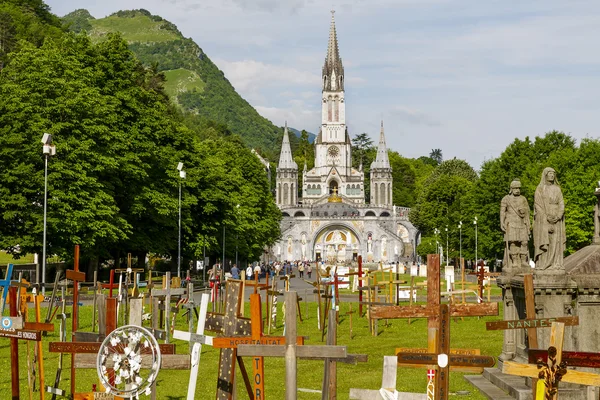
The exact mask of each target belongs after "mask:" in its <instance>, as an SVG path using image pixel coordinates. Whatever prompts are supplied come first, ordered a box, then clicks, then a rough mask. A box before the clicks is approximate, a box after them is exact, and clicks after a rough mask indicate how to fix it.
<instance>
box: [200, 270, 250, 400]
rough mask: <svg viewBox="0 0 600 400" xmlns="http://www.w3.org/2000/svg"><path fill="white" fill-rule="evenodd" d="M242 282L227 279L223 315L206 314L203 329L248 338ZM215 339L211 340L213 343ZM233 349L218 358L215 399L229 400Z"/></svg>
mask: <svg viewBox="0 0 600 400" xmlns="http://www.w3.org/2000/svg"><path fill="white" fill-rule="evenodd" d="M242 296H243V293H242V281H240V280H236V279H228V280H227V284H226V286H225V304H224V305H225V313H224V314H216V313H208V315H207V317H206V325H205V327H204V328H205V329H206V330H207V331H210V332H217V333H220V334H221V335H223V336H227V337H231V336H249V335H250V334H251V333H252V331H251V327H250V319H248V318H243V317H241V310H240V306H241V302H242V299H241V298H242ZM216 339H217V338H215V339H214V340H213V345H214V341H215V340H216ZM235 360H236V349H235V348H231V347H228V348H222V349H221V354H220V357H219V377H218V381H217V399H218V400H231V399H232V397H233V381H234V376H235Z"/></svg>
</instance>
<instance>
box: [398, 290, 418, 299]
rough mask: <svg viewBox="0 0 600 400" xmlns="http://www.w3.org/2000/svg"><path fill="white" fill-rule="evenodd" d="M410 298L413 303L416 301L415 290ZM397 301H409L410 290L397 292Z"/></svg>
mask: <svg viewBox="0 0 600 400" xmlns="http://www.w3.org/2000/svg"><path fill="white" fill-rule="evenodd" d="M412 297H413V300H414V301H417V289H413V293H412ZM398 298H399V299H410V289H406V290H398Z"/></svg>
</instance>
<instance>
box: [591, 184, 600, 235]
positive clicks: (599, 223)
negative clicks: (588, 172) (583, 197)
mask: <svg viewBox="0 0 600 400" xmlns="http://www.w3.org/2000/svg"><path fill="white" fill-rule="evenodd" d="M598 186H600V182H598ZM594 195H595V196H596V199H597V201H596V205H595V206H594V238H593V241H592V243H593V244H600V187H597V188H596V191H595V192H594Z"/></svg>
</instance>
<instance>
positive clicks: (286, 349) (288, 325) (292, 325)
mask: <svg viewBox="0 0 600 400" xmlns="http://www.w3.org/2000/svg"><path fill="white" fill-rule="evenodd" d="M284 296H285V302H286V305H287V306H286V313H285V344H284V345H272V344H268V345H260V344H240V345H238V347H237V351H238V355H239V356H252V357H254V356H263V357H285V365H286V368H285V388H286V390H285V399H286V400H296V397H297V387H298V386H297V380H298V372H297V367H296V363H297V360H296V358H297V357H302V358H310V359H325V358H330V359H336V360H337V359H344V358H346V356H347V354H346V346H306V345H303V346H298V345H297V337H298V335H297V330H296V318H297V316H296V307H295V304H296V302H297V294H296V292H285V293H284Z"/></svg>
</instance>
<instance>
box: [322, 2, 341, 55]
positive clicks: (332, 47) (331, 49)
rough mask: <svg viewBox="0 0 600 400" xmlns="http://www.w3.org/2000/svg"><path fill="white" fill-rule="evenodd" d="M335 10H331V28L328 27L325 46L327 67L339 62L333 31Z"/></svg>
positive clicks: (334, 32)
mask: <svg viewBox="0 0 600 400" xmlns="http://www.w3.org/2000/svg"><path fill="white" fill-rule="evenodd" d="M334 14H335V10H331V26H330V27H329V43H328V44H327V57H326V58H325V61H326V62H327V64H329V65H335V64H336V63H337V61H338V60H340V50H339V47H338V41H337V33H336V31H335V18H334Z"/></svg>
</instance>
